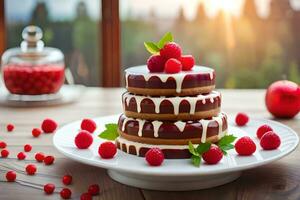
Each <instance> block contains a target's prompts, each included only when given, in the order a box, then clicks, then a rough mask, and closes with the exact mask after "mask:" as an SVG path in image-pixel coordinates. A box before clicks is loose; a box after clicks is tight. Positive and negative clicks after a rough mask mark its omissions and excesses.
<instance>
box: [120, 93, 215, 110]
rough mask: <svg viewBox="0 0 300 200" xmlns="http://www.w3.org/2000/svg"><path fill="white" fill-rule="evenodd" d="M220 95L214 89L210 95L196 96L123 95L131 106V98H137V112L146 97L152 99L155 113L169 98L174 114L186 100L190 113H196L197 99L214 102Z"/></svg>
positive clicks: (203, 101) (124, 99)
mask: <svg viewBox="0 0 300 200" xmlns="http://www.w3.org/2000/svg"><path fill="white" fill-rule="evenodd" d="M218 96H220V93H219V92H216V91H212V92H211V93H210V94H208V95H201V94H200V95H198V96H196V97H150V96H140V95H133V94H130V93H125V94H124V95H123V102H124V101H125V103H126V105H127V106H129V103H130V100H131V99H132V98H134V99H135V101H136V105H137V112H139V113H140V112H141V102H142V101H143V100H144V99H150V100H151V101H152V102H153V104H154V107H155V113H160V105H161V103H162V102H163V101H164V100H168V101H169V102H171V104H172V105H173V107H174V114H175V115H178V114H179V107H180V104H181V102H182V101H184V100H186V101H188V103H189V104H190V114H194V113H195V111H196V104H197V101H201V100H202V103H203V104H205V103H206V99H210V102H211V103H213V102H214V98H216V97H218Z"/></svg>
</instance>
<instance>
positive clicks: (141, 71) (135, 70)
mask: <svg viewBox="0 0 300 200" xmlns="http://www.w3.org/2000/svg"><path fill="white" fill-rule="evenodd" d="M200 73H201V74H209V77H210V79H211V80H212V79H213V73H214V70H213V69H211V68H208V67H203V66H195V67H193V69H192V70H190V71H181V72H179V73H176V74H166V73H151V72H149V70H148V68H147V66H146V65H142V66H137V67H131V68H128V69H126V70H125V78H126V88H128V77H129V75H131V74H132V75H140V76H143V77H144V79H145V81H146V82H148V81H149V79H150V78H151V77H154V76H156V77H158V78H159V79H160V80H161V81H162V82H164V83H165V82H167V80H168V79H169V78H171V77H172V78H174V79H175V82H176V92H177V93H180V92H181V89H182V82H183V80H184V78H185V76H186V75H188V74H200Z"/></svg>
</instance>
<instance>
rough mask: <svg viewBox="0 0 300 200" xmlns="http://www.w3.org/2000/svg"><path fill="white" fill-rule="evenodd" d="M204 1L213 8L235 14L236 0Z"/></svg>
mask: <svg viewBox="0 0 300 200" xmlns="http://www.w3.org/2000/svg"><path fill="white" fill-rule="evenodd" d="M204 3H205V4H206V5H207V6H208V7H209V8H210V9H212V10H218V11H223V12H224V13H228V14H233V13H234V11H235V6H236V2H235V1H234V0H205V1H204Z"/></svg>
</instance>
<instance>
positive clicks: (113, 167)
mask: <svg viewBox="0 0 300 200" xmlns="http://www.w3.org/2000/svg"><path fill="white" fill-rule="evenodd" d="M118 116H119V115H109V116H103V117H97V118H93V119H95V120H99V119H103V118H112V117H118ZM251 120H256V121H261V122H263V123H266V124H268V123H274V124H276V125H277V126H281V127H283V128H285V129H287V130H288V131H289V132H291V133H292V134H293V135H294V136H295V139H296V142H295V143H294V145H293V146H292V147H290V148H288V150H286V151H284V152H282V153H281V154H280V155H278V156H276V157H272V158H269V159H263V160H262V161H259V162H256V163H249V164H244V165H243V166H234V167H231V168H221V169H216V170H215V171H205V172H203V171H199V172H197V173H196V172H193V173H191V172H189V171H180V172H168V173H166V172H165V171H145V170H137V169H136V168H134V169H130V168H122V166H120V165H115V164H111V163H108V162H106V160H105V159H101V158H99V161H100V162H97V163H95V162H94V161H91V160H89V159H86V158H82V157H76V156H74V155H73V154H71V153H69V152H66V151H64V150H63V148H62V147H60V146H59V145H57V143H56V141H55V140H56V139H57V137H58V136H57V135H58V134H59V133H58V134H57V132H59V131H60V130H63V129H64V128H67V127H68V126H72V125H74V124H78V123H80V122H81V121H80V120H77V121H74V122H71V123H68V124H66V125H64V126H63V127H61V128H60V129H59V130H57V132H56V133H55V134H54V137H53V144H54V146H55V148H56V149H57V150H58V151H59V152H60V153H62V154H63V155H65V156H66V157H68V158H70V159H72V160H75V161H78V162H80V163H84V164H88V165H91V166H95V167H101V168H105V169H109V170H115V171H119V172H125V173H131V174H139V175H151V176H195V175H197V176H201V175H213V174H223V173H230V172H235V171H242V170H246V169H252V168H256V167H259V166H262V165H266V164H269V163H271V162H274V161H276V160H279V159H281V158H283V157H285V156H287V155H289V154H290V153H292V152H293V151H294V150H295V149H296V148H297V146H298V144H299V137H298V135H297V133H296V132H295V131H294V130H293V129H291V128H290V127H288V126H286V125H284V124H282V123H279V122H276V121H273V120H268V119H259V118H253V119H251ZM112 123H113V122H112ZM96 137H97V136H96ZM79 151H80V150H79ZM119 153H124V154H126V153H125V152H122V151H120V150H118V154H119ZM126 155H127V156H131V157H136V156H134V155H129V154H126ZM137 158H139V159H141V157H137ZM182 160H189V159H182Z"/></svg>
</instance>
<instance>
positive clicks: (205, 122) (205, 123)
mask: <svg viewBox="0 0 300 200" xmlns="http://www.w3.org/2000/svg"><path fill="white" fill-rule="evenodd" d="M200 122H201V124H202V136H201V142H202V143H204V142H205V141H206V134H207V127H208V124H209V122H210V120H205V119H202V120H200Z"/></svg>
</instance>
